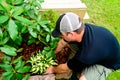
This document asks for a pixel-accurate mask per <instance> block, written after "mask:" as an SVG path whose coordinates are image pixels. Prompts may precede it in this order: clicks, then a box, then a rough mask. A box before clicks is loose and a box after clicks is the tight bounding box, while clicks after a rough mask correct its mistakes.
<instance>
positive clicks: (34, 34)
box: [28, 28, 37, 38]
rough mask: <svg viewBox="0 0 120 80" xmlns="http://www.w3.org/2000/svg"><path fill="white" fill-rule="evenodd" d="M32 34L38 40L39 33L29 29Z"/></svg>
mask: <svg viewBox="0 0 120 80" xmlns="http://www.w3.org/2000/svg"><path fill="white" fill-rule="evenodd" d="M28 30H29V32H30V34H31V35H32V36H33V37H34V38H37V33H36V32H35V31H33V29H32V28H28Z"/></svg>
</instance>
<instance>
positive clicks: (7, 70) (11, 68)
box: [0, 56, 31, 80]
mask: <svg viewBox="0 0 120 80" xmlns="http://www.w3.org/2000/svg"><path fill="white" fill-rule="evenodd" d="M25 64H26V63H25V62H23V61H22V56H21V57H18V58H17V59H15V60H14V61H12V60H11V57H9V56H6V57H5V58H4V59H3V60H2V63H1V64H0V67H1V68H2V69H3V70H4V72H3V73H2V76H3V80H27V79H28V78H29V76H30V74H25V73H27V72H29V71H30V69H31V67H30V66H26V65H25Z"/></svg>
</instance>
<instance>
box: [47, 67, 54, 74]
mask: <svg viewBox="0 0 120 80" xmlns="http://www.w3.org/2000/svg"><path fill="white" fill-rule="evenodd" d="M53 68H54V66H50V67H48V68H47V69H46V72H45V74H52V73H54V72H53Z"/></svg>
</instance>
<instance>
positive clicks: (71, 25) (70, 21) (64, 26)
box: [52, 12, 82, 37]
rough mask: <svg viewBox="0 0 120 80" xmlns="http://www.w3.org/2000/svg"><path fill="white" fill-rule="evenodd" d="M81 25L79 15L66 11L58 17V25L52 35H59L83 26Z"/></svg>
mask: <svg viewBox="0 0 120 80" xmlns="http://www.w3.org/2000/svg"><path fill="white" fill-rule="evenodd" d="M81 25H82V22H81V20H80V17H79V16H78V15H76V14H75V13H72V12H67V13H64V14H62V15H61V16H60V17H59V18H58V20H57V22H56V27H55V29H54V30H53V32H52V36H53V37H58V36H60V35H61V33H67V32H71V31H74V30H77V29H79V28H80V27H81Z"/></svg>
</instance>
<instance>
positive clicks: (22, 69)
mask: <svg viewBox="0 0 120 80" xmlns="http://www.w3.org/2000/svg"><path fill="white" fill-rule="evenodd" d="M30 69H31V67H30V66H24V67H23V68H20V69H19V70H17V72H19V73H26V72H28V71H30Z"/></svg>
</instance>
